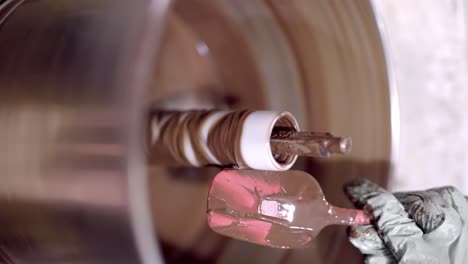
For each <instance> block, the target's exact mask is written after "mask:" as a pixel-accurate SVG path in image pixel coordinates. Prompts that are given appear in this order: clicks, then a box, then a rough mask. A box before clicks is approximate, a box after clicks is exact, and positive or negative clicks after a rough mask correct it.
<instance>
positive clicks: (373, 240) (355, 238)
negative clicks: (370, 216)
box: [348, 225, 397, 264]
mask: <svg viewBox="0 0 468 264" xmlns="http://www.w3.org/2000/svg"><path fill="white" fill-rule="evenodd" d="M348 236H349V241H350V242H351V244H353V245H354V246H355V247H356V248H358V249H359V251H361V253H362V254H364V255H365V256H366V259H365V263H369V264H374V263H375V264H386V263H397V262H396V259H395V257H394V256H393V255H392V253H391V252H390V250H389V249H388V247H387V245H386V244H385V243H384V242H383V240H382V238H380V236H379V234H378V233H377V231H376V230H375V228H374V227H373V226H372V225H365V226H353V227H350V228H349V229H348Z"/></svg>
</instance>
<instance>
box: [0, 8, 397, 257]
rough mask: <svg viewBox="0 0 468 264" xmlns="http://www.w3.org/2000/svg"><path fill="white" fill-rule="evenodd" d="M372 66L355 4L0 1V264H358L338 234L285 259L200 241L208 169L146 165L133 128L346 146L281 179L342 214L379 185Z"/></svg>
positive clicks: (382, 118) (331, 232)
mask: <svg viewBox="0 0 468 264" xmlns="http://www.w3.org/2000/svg"><path fill="white" fill-rule="evenodd" d="M385 55H386V54H385V49H384V46H383V43H382V41H381V32H380V31H379V28H378V23H377V20H376V16H375V14H374V9H373V6H372V3H371V2H369V1H354V2H350V1H328V0H317V1H306V0H291V1H280V0H265V1H260V0H255V1H250V0H242V1H231V0H193V1H192V0H191V1H169V0H139V1H125V0H112V1H109V0H103V1H91V0H81V1H76V0H73V1H72V0H35V1H28V0H3V1H1V0H0V147H1V152H0V226H1V228H0V262H2V263H160V262H163V261H166V262H168V263H173V262H181V261H188V260H190V258H193V259H198V260H199V261H201V262H208V261H217V262H220V263H231V262H232V263H263V262H265V263H266V262H268V263H272V262H274V263H275V262H280V261H281V262H282V263H303V262H304V263H340V259H338V258H337V253H338V252H339V253H340V257H341V258H343V257H346V258H347V259H349V260H350V262H349V263H351V260H352V259H354V260H355V261H356V263H359V261H360V255H359V253H358V252H357V251H355V250H353V249H352V247H351V246H350V245H349V243H347V242H346V234H345V231H344V230H343V228H330V229H327V230H325V231H324V232H323V235H321V236H320V237H319V238H318V239H316V240H315V241H314V243H313V245H312V246H311V247H310V248H308V249H304V250H293V251H284V250H279V249H269V248H263V247H258V246H253V245H249V244H245V243H242V242H238V241H232V240H229V239H227V238H223V237H220V236H217V235H216V234H214V233H212V232H211V231H210V230H209V229H208V227H207V225H206V223H205V207H206V194H207V191H208V187H209V183H210V179H211V178H212V177H213V176H214V175H215V173H216V171H217V170H216V169H190V168H185V169H169V168H166V167H164V166H156V165H152V164H148V163H147V161H146V158H145V154H146V153H145V147H144V133H145V129H144V128H145V127H144V126H145V122H146V120H145V117H146V113H147V110H148V109H149V107H151V105H153V103H154V102H157V103H159V104H160V105H171V107H175V108H183V107H188V106H191V107H195V108H196V107H219V108H246V107H247V108H254V109H272V110H278V111H283V110H284V111H290V112H291V113H292V114H293V115H294V116H295V117H296V118H297V119H298V122H299V124H300V126H301V127H302V128H303V129H307V130H314V131H332V132H334V133H336V134H340V135H346V136H350V137H352V139H353V152H352V154H351V155H349V156H346V157H343V158H336V159H331V160H327V161H325V160H310V159H309V160H306V159H300V160H299V162H298V164H297V165H296V169H301V170H305V171H307V172H309V173H311V174H312V175H314V176H315V177H316V178H317V180H318V181H319V182H320V184H321V186H322V188H323V189H324V192H325V195H326V196H327V199H329V201H330V202H332V203H333V204H336V205H338V206H344V207H346V206H350V204H349V203H348V202H347V201H346V199H345V198H344V196H343V195H342V194H341V186H342V184H343V183H344V182H345V181H347V180H349V179H352V178H355V177H358V176H360V177H370V178H373V179H374V180H376V181H378V182H380V183H382V184H385V182H386V178H387V177H388V176H389V173H390V168H391V162H392V144H394V141H393V130H392V128H393V127H392V122H391V120H392V115H391V110H392V109H391V108H392V104H391V102H392V100H395V99H394V98H393V97H392V94H391V92H390V90H391V89H390V88H391V85H390V84H391V82H390V78H389V69H388V67H387V61H386V57H385ZM188 95H194V96H192V97H193V98H198V99H200V98H201V99H200V100H199V101H197V100H198V99H196V100H195V103H194V102H191V103H193V104H186V103H183V104H181V103H175V104H171V103H170V102H172V101H175V102H177V100H179V99H180V98H185V97H187V96H188ZM171 100H172V101H171ZM168 102H169V103H168ZM182 102H185V101H184V100H182ZM189 220H190V221H189Z"/></svg>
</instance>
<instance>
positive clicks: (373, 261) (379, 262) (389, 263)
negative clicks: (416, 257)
mask: <svg viewBox="0 0 468 264" xmlns="http://www.w3.org/2000/svg"><path fill="white" fill-rule="evenodd" d="M364 263H365V264H397V263H398V262H397V261H396V259H395V258H394V257H393V256H392V257H391V258H389V257H386V256H366V259H365V260H364Z"/></svg>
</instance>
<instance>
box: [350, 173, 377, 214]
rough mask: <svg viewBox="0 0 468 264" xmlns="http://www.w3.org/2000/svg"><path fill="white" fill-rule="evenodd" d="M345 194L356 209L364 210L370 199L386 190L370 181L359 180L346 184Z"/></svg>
mask: <svg viewBox="0 0 468 264" xmlns="http://www.w3.org/2000/svg"><path fill="white" fill-rule="evenodd" d="M344 192H345V194H346V196H348V199H349V200H350V201H351V202H352V203H353V204H354V206H355V207H356V208H359V209H362V208H363V207H364V206H365V205H366V204H367V200H368V199H369V198H370V197H372V196H373V195H376V194H379V193H385V192H386V190H385V189H383V188H382V187H380V186H379V185H377V184H375V183H373V182H371V181H369V180H366V179H357V180H354V181H351V182H349V183H348V184H346V185H345V186H344Z"/></svg>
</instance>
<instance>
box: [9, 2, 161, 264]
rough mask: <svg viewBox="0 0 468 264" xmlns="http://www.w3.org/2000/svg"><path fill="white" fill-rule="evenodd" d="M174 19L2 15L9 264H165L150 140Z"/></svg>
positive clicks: (53, 10) (127, 8) (63, 5)
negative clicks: (154, 74)
mask: <svg viewBox="0 0 468 264" xmlns="http://www.w3.org/2000/svg"><path fill="white" fill-rule="evenodd" d="M9 2H11V1H9ZM13 2H17V3H18V2H23V1H13ZM166 7H167V1H165V0H154V1H149V0H148V1H119V0H109V1H91V0H89V1H88V0H80V1H76V0H38V1H24V2H23V3H22V4H21V5H19V7H17V8H16V9H15V10H13V11H12V12H8V13H9V16H6V14H8V13H6V12H5V13H4V14H3V18H5V19H4V20H3V22H2V24H1V25H0V146H1V148H2V151H1V153H0V262H2V263H141V262H143V260H144V261H145V262H146V263H157V262H158V261H159V258H158V248H157V244H156V242H155V238H154V234H153V230H152V223H151V217H150V211H149V210H148V207H147V202H148V200H147V197H146V194H147V191H146V190H145V179H146V172H145V168H146V166H145V164H144V158H143V156H142V150H141V147H142V144H141V142H140V139H141V137H140V134H141V133H142V131H141V128H142V120H143V117H144V115H143V110H144V102H143V100H142V99H143V96H144V92H145V90H144V88H145V84H146V83H145V82H146V79H147V78H146V77H147V74H148V71H149V69H150V68H151V62H152V61H153V53H154V51H156V49H157V43H158V42H157V40H158V36H159V34H160V33H161V29H162V25H163V23H162V17H163V16H162V12H164V10H165V9H166ZM0 21H2V20H1V19H0Z"/></svg>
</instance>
